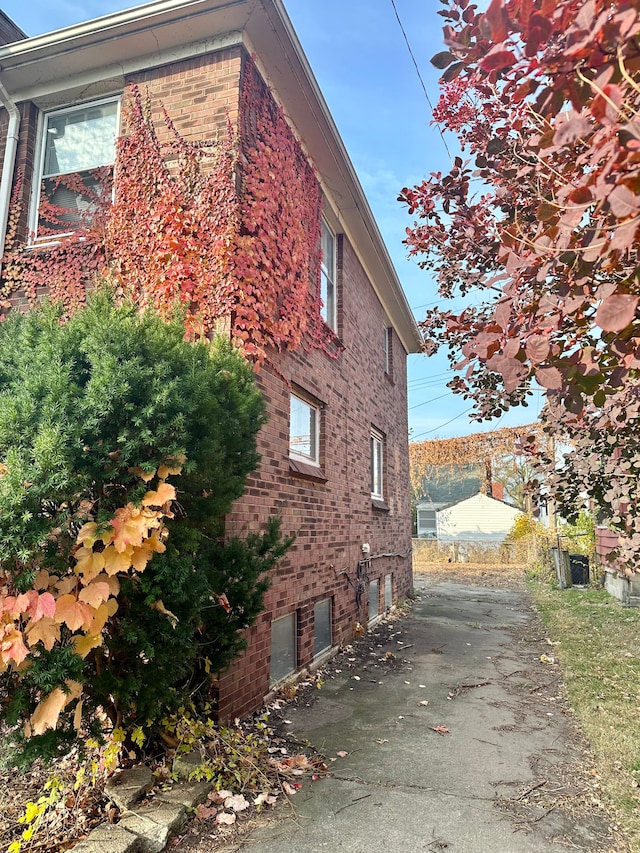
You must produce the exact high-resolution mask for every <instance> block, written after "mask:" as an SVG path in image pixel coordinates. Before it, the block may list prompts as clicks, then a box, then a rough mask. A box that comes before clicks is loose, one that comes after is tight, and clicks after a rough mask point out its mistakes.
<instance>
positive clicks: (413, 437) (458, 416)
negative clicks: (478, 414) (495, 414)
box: [411, 406, 473, 439]
mask: <svg viewBox="0 0 640 853" xmlns="http://www.w3.org/2000/svg"><path fill="white" fill-rule="evenodd" d="M472 409H473V406H469V408H468V409H465V410H464V412H460V414H459V415H456V416H455V418H451V420H450V421H445V422H444V423H443V424H438V426H437V427H434V428H433V429H428V430H426V431H425V432H419V433H418V434H417V435H412V436H411V438H412V439H415V438H420V437H421V436H423V435H429V433H432V432H437V431H438V430H439V429H442V427H445V426H448V425H449V424H452V423H453V422H454V421H457V420H458V418H461V417H463V416H464V415H466V414H468V413H469V412H470V411H471V410H472Z"/></svg>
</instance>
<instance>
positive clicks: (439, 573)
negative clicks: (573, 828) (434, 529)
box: [413, 558, 525, 587]
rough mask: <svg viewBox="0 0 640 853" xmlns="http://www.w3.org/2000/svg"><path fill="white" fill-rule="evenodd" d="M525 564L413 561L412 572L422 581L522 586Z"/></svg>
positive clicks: (429, 582)
mask: <svg viewBox="0 0 640 853" xmlns="http://www.w3.org/2000/svg"><path fill="white" fill-rule="evenodd" d="M524 573H525V566H524V565H523V564H518V565H508V564H505V563H429V562H426V561H425V560H420V559H415V558H414V561H413V574H414V577H415V578H416V580H419V581H421V582H423V583H428V584H431V583H439V582H440V581H453V582H456V581H457V582H458V583H470V584H477V585H479V586H498V587H500V586H502V587H505V586H506V587H513V586H521V587H524Z"/></svg>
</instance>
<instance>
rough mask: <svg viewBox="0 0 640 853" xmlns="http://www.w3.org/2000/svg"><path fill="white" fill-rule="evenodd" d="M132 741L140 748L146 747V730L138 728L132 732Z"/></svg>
mask: <svg viewBox="0 0 640 853" xmlns="http://www.w3.org/2000/svg"><path fill="white" fill-rule="evenodd" d="M131 740H132V741H133V742H134V743H135V744H136V745H137V746H139V747H140V748H142V746H143V745H144V742H145V740H146V737H145V734H144V730H143V728H142V726H136V727H135V729H134V730H133V731H132V732H131Z"/></svg>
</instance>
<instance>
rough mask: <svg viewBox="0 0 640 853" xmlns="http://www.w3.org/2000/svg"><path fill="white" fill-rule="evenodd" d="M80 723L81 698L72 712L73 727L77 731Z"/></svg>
mask: <svg viewBox="0 0 640 853" xmlns="http://www.w3.org/2000/svg"><path fill="white" fill-rule="evenodd" d="M81 725H82V699H80V701H79V702H78V704H77V705H76V709H75V711H74V712H73V728H74V729H75V730H76V731H77V732H79V731H80V727H81Z"/></svg>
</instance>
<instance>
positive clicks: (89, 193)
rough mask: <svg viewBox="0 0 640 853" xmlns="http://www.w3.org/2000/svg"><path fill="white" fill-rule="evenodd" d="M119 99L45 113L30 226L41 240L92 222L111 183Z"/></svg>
mask: <svg viewBox="0 0 640 853" xmlns="http://www.w3.org/2000/svg"><path fill="white" fill-rule="evenodd" d="M119 113H120V101H119V99H118V98H110V99H108V100H103V101H94V102H92V103H88V104H83V105H82V106H77V107H70V108H67V109H61V110H54V111H52V112H48V113H45V114H44V116H43V121H42V146H41V159H40V169H39V172H38V174H37V176H36V177H37V189H36V193H35V199H36V205H35V210H34V213H33V221H32V229H33V231H34V233H35V234H36V235H37V238H38V239H39V240H42V239H46V238H51V237H52V236H56V235H57V234H62V233H69V232H72V231H73V230H74V229H75V228H77V227H78V226H79V225H84V224H88V223H89V222H90V220H91V215H92V212H93V211H94V210H95V208H96V205H97V204H98V203H100V202H102V201H103V200H104V199H105V195H108V197H109V199H110V198H111V194H112V191H113V189H112V187H113V165H114V162H115V141H116V137H117V135H118V127H119V121H120V118H119Z"/></svg>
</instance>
